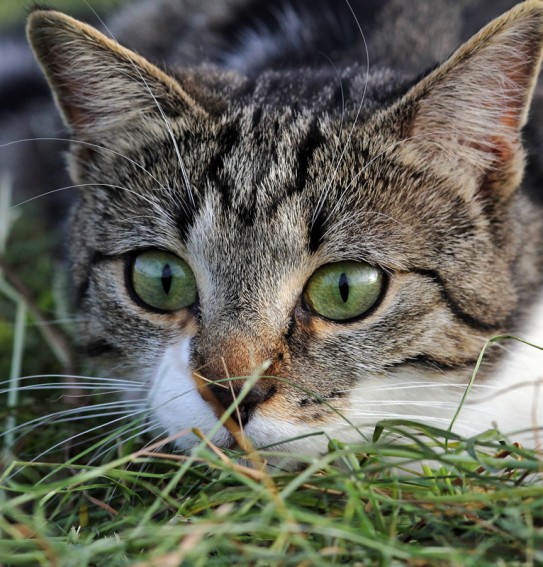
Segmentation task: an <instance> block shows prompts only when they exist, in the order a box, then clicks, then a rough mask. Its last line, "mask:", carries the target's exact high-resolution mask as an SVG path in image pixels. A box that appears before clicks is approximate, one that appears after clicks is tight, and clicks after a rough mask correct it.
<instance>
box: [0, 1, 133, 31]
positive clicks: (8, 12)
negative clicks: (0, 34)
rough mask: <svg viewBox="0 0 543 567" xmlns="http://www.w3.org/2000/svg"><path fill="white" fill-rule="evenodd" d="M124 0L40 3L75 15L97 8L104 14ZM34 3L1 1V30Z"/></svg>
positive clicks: (15, 21)
mask: <svg viewBox="0 0 543 567" xmlns="http://www.w3.org/2000/svg"><path fill="white" fill-rule="evenodd" d="M121 2H122V0H46V1H44V2H37V3H38V4H41V5H45V6H50V7H51V8H56V9H58V10H62V11H66V12H69V13H70V14H72V15H74V16H81V15H84V14H88V13H92V11H93V10H95V11H96V12H97V13H98V15H100V16H102V15H103V13H104V11H109V9H110V8H112V7H115V6H118V5H119V4H120V3H121ZM31 5H32V4H31V3H29V2H24V1H22V0H1V1H0V30H1V29H2V28H6V27H10V26H12V25H14V24H16V23H17V22H18V21H22V20H23V19H24V17H25V15H26V13H27V11H28V9H29V7H30V6H31Z"/></svg>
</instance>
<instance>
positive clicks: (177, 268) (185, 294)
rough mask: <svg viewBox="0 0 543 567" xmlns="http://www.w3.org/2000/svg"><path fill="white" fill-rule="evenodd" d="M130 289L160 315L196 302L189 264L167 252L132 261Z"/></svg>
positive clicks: (143, 256) (152, 252) (145, 253)
mask: <svg viewBox="0 0 543 567" xmlns="http://www.w3.org/2000/svg"><path fill="white" fill-rule="evenodd" d="M131 280H132V281H131V283H132V288H133V290H134V292H135V294H136V295H137V297H138V298H139V299H140V300H141V301H142V302H143V303H145V304H146V305H148V306H149V307H152V308H153V309H157V310H159V311H178V310H179V309H183V308H184V307H189V306H191V305H193V304H194V303H195V302H196V294H197V291H196V280H195V279H194V274H193V273H192V270H191V269H190V268H189V266H188V264H187V263H186V262H184V261H183V260H181V258H178V257H177V256H175V255H174V254H170V253H169V252H163V251H162V250H150V251H147V252H142V253H141V254H139V255H138V256H136V258H135V259H134V261H133V263H132V269H131Z"/></svg>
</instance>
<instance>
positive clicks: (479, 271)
mask: <svg viewBox="0 0 543 567" xmlns="http://www.w3.org/2000/svg"><path fill="white" fill-rule="evenodd" d="M515 4H516V3H515V2H511V1H510V2H493V3H492V6H493V8H489V5H490V2H482V1H476V2H473V1H470V2H468V1H467V0H466V1H462V2H449V1H445V0H441V1H436V0H432V1H430V0H426V1H424V0H419V1H418V2H417V3H412V2H409V3H407V2H401V1H400V0H389V1H387V2H378V1H376V0H365V1H364V0H358V1H353V2H352V3H351V4H350V3H349V2H347V1H346V0H345V2H343V1H341V2H334V1H332V0H326V1H325V0H319V1H318V2H309V1H302V0H281V1H279V2H274V3H267V2H265V1H263V0H262V1H258V0H228V1H225V2H214V1H213V0H198V1H196V0H162V1H161V2H143V3H140V4H139V5H137V6H130V7H129V8H127V9H125V10H124V11H123V12H121V14H120V15H118V16H117V17H116V18H115V19H113V21H112V22H111V30H113V31H112V32H110V31H109V29H107V30H106V31H105V33H104V34H103V33H101V32H99V31H97V30H96V29H94V28H93V27H91V26H89V25H87V24H84V23H81V22H79V21H77V20H75V19H72V18H71V17H69V16H67V15H64V14H61V13H59V12H57V11H53V10H48V9H43V8H36V9H35V10H33V11H32V12H31V14H30V16H29V21H28V37H29V39H30V42H31V45H32V48H33V50H34V52H35V55H36V57H37V59H38V61H39V63H40V65H41V67H42V68H43V71H44V72H45V75H46V77H47V79H48V82H49V84H50V86H51V89H52V91H53V93H54V97H55V100H56V103H57V105H58V108H59V110H60V112H61V115H62V117H63V119H64V122H65V124H66V125H67V126H68V127H69V129H70V133H71V137H72V138H73V142H72V144H71V150H70V155H69V170H70V174H71V177H72V179H73V182H74V183H76V184H78V185H81V189H80V195H79V200H78V202H77V204H76V205H75V208H74V210H73V214H72V217H71V233H70V246H71V270H72V274H73V289H74V296H75V303H76V305H77V309H78V312H79V315H80V320H81V325H80V333H79V337H80V341H81V344H82V348H83V349H84V350H85V351H86V353H87V354H88V355H89V356H90V357H92V358H94V359H97V361H98V363H99V366H101V367H102V368H104V369H106V370H105V371H106V372H108V373H109V374H110V375H111V374H113V375H117V376H122V377H125V378H128V379H129V380H130V381H131V382H132V383H133V384H134V387H133V388H132V389H131V392H132V393H131V394H130V395H131V396H132V397H133V398H134V399H137V400H141V402H140V405H141V411H142V415H147V416H148V419H149V423H151V424H152V425H155V426H157V427H158V428H159V430H161V431H163V432H166V433H167V434H170V435H172V436H173V437H174V438H175V446H176V447H177V448H178V449H189V448H191V447H193V446H194V445H195V444H196V443H197V442H198V441H199V440H198V438H197V436H196V435H195V434H194V433H193V432H191V428H198V429H199V430H200V431H201V432H203V433H204V434H208V435H209V436H210V437H211V438H212V440H213V442H214V443H215V444H216V445H217V446H219V447H232V446H235V445H236V444H237V443H238V442H239V441H240V439H241V438H242V437H241V436H242V435H244V436H245V437H246V438H247V439H249V440H250V442H251V443H252V444H253V445H254V446H256V447H273V448H274V449H278V450H280V451H283V452H284V453H287V454H290V455H292V460H291V463H292V466H294V464H295V463H296V461H297V459H298V458H299V457H300V455H305V456H311V455H318V454H320V453H322V452H323V451H325V450H326V447H327V443H328V440H329V439H330V438H339V439H342V440H344V441H357V440H359V439H360V440H362V439H363V438H364V436H369V435H371V432H372V430H373V429H374V427H375V424H376V423H377V422H378V421H379V420H382V419H386V418H396V417H404V418H408V419H417V420H421V421H424V422H426V423H429V424H433V425H436V426H438V427H441V428H447V426H448V425H449V423H450V421H451V419H452V416H453V415H454V412H455V411H456V410H457V408H458V406H459V403H460V400H461V398H462V395H463V394H464V392H465V389H466V385H467V384H468V382H469V380H470V378H471V376H472V373H473V371H474V367H475V365H476V362H477V359H478V357H479V354H480V352H481V349H482V348H483V346H484V345H485V341H487V340H488V339H489V338H491V337H494V336H497V335H501V334H514V335H517V336H518V337H521V338H522V339H524V340H529V341H532V342H534V343H537V344H539V345H543V291H542V282H543V175H541V169H540V168H541V149H542V148H543V145H541V146H538V143H539V140H541V136H542V133H541V131H540V130H543V128H541V123H539V124H537V119H534V120H535V123H534V127H532V129H531V130H529V129H525V128H524V127H525V125H526V122H527V119H528V111H529V106H530V103H531V100H532V98H534V99H535V106H534V110H533V112H535V113H536V116H537V113H540V112H541V108H542V107H543V104H542V103H543V92H542V89H541V87H537V76H538V71H539V66H540V62H541V56H542V44H543V2H542V1H540V0H527V1H525V2H522V3H520V4H518V5H515ZM511 6H513V7H512V9H510V10H509V11H508V12H506V13H505V14H503V15H502V16H501V17H498V18H497V19H495V20H494V21H492V22H491V23H489V24H488V25H486V27H483V29H482V30H481V31H480V32H478V33H477V34H476V35H475V36H473V37H472V38H471V39H468V40H467V41H466V42H465V43H464V44H463V45H461V46H460V47H459V48H458V49H456V50H455V51H454V48H455V47H457V46H458V44H459V43H460V41H459V40H462V41H464V40H466V36H467V35H470V34H471V33H472V32H473V31H474V30H473V29H472V28H473V26H478V25H482V24H483V23H484V22H483V21H481V20H482V19H486V21H488V19H490V14H491V12H492V10H498V9H501V8H504V9H505V8H507V7H511ZM492 15H496V14H495V13H492ZM111 36H113V37H114V38H115V39H117V38H118V39H120V40H122V42H123V43H124V44H126V45H128V46H129V47H130V49H128V48H127V47H123V46H122V45H121V44H119V43H117V41H116V40H115V39H112V37H111ZM450 53H452V55H450ZM141 54H143V55H145V57H144V56H143V55H141ZM448 55H450V56H448ZM447 56H448V57H447ZM151 61H153V62H151ZM439 61H444V62H441V63H439ZM163 64H165V67H164V68H163ZM534 93H535V97H534ZM523 136H524V137H526V139H527V140H528V143H527V144H524V146H526V149H525V148H524V147H523V140H522V138H523ZM527 155H529V160H528V161H529V165H528V169H527V171H528V173H527V175H524V172H525V162H526V156H527ZM523 177H525V179H524V182H523ZM521 185H522V188H521ZM542 378H543V355H542V353H541V351H540V350H538V349H536V348H534V347H530V346H528V345H526V344H523V343H520V342H517V341H515V340H512V339H510V340H504V341H501V342H499V343H498V344H497V345H494V346H492V347H491V348H489V349H488V351H487V353H486V356H485V358H484V361H483V364H482V365H481V367H480V369H479V371H478V373H477V376H476V379H475V383H474V385H473V388H472V389H471V391H470V393H469V396H468V399H467V403H466V404H465V405H464V407H463V408H462V410H461V411H460V414H459V416H458V419H457V421H456V423H455V429H456V430H457V431H459V432H461V433H463V434H468V435H471V434H475V433H478V432H481V431H482V430H484V429H486V428H489V427H492V426H493V424H496V425H497V426H498V428H499V429H500V430H501V431H502V432H504V433H507V434H511V436H512V438H513V439H515V440H516V439H521V440H523V441H524V442H525V443H528V444H531V445H534V444H537V443H538V436H537V425H538V424H541V423H543V392H541V394H540V391H539V390H540V389H539V386H538V384H539V382H538V381H541V379H542ZM234 401H235V402H236V403H233V402H234ZM234 406H237V407H235V408H234ZM224 409H228V410H229V413H230V414H231V418H230V419H229V420H228V422H227V424H226V426H224V425H223V426H221V425H220V424H219V423H218V419H219V418H220V417H221V414H222V413H223V410H224ZM283 464H284V463H283Z"/></svg>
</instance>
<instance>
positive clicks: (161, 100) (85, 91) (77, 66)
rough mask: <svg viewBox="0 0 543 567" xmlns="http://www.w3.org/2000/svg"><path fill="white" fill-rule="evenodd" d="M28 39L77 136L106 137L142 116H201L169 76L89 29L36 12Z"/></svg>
mask: <svg viewBox="0 0 543 567" xmlns="http://www.w3.org/2000/svg"><path fill="white" fill-rule="evenodd" d="M27 35H28V38H29V41H30V43H31V45H32V48H33V50H34V53H35V55H36V58H37V59H38V61H39V63H40V65H41V67H42V69H43V71H44V73H45V75H46V77H47V80H48V81H49V84H50V85H51V88H52V90H53V93H54V95H55V99H56V102H57V106H58V107H59V109H60V111H61V113H62V117H63V119H64V122H65V123H66V124H67V126H68V127H69V128H70V129H71V130H72V132H74V133H75V134H76V135H77V136H78V137H82V138H86V139H88V138H97V137H100V138H101V139H106V138H107V137H106V132H107V133H111V132H112V131H115V129H117V130H124V129H125V128H126V126H127V125H128V124H137V121H138V119H141V118H142V117H144V116H147V118H149V117H157V118H163V117H164V116H176V115H177V116H183V115H187V116H188V115H190V116H195V115H196V116H198V115H199V116H205V115H206V112H205V111H204V110H203V109H202V108H201V107H200V106H199V105H198V104H197V103H196V102H195V101H194V100H193V99H192V98H191V97H190V96H189V95H188V94H187V93H186V92H185V91H184V90H183V88H182V87H181V85H180V84H179V83H178V82H177V81H176V80H175V79H173V78H172V77H170V76H169V75H167V74H166V73H164V72H163V71H161V70H160V69H159V68H158V67H156V66H154V65H152V64H151V63H150V62H149V61H147V60H146V59H144V58H143V57H140V56H139V55H137V54H136V53H134V52H132V51H130V50H128V49H125V48H124V47H122V46H120V45H119V44H118V43H116V42H115V41H112V40H111V39H109V38H108V37H106V36H105V35H103V34H102V33H100V32H99V31H97V30H96V29H94V28H93V27H91V26H89V25H87V24H84V23H82V22H79V21H78V20H75V19H74V18H71V17H69V16H66V15H65V14H62V13H60V12H56V11H54V10H44V9H36V10H34V11H33V12H31V14H30V16H29V18H28V24H27Z"/></svg>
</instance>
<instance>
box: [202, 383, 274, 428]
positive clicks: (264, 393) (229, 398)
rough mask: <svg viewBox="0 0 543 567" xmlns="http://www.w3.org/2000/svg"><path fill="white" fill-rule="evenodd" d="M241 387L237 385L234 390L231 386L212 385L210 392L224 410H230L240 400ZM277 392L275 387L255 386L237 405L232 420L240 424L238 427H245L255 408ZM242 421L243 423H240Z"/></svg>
mask: <svg viewBox="0 0 543 567" xmlns="http://www.w3.org/2000/svg"><path fill="white" fill-rule="evenodd" d="M241 387H242V386H241V385H240V384H236V385H235V386H234V388H233V389H231V388H230V387H229V386H226V387H225V386H224V385H220V384H212V385H210V386H208V388H209V390H210V391H211V393H212V394H213V396H214V397H215V398H216V400H217V401H218V402H219V403H220V404H221V406H222V408H223V410H226V409H228V408H229V407H230V406H231V405H232V404H233V403H234V401H235V400H237V399H238V397H239V395H240V392H241ZM276 392H277V388H276V387H275V386H270V385H264V384H259V383H257V384H255V385H254V386H253V387H252V388H251V389H250V390H249V392H247V394H246V395H245V396H244V397H243V399H241V400H240V401H239V403H238V405H237V410H236V411H234V413H233V414H232V418H233V419H234V420H235V421H236V422H238V425H245V424H246V423H247V422H248V421H249V419H250V418H251V415H252V414H253V412H254V410H255V408H256V407H257V406H258V405H259V404H261V403H263V402H266V401H268V400H269V399H270V398H272V397H273V396H274V395H275V394H276ZM240 421H241V423H240Z"/></svg>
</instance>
